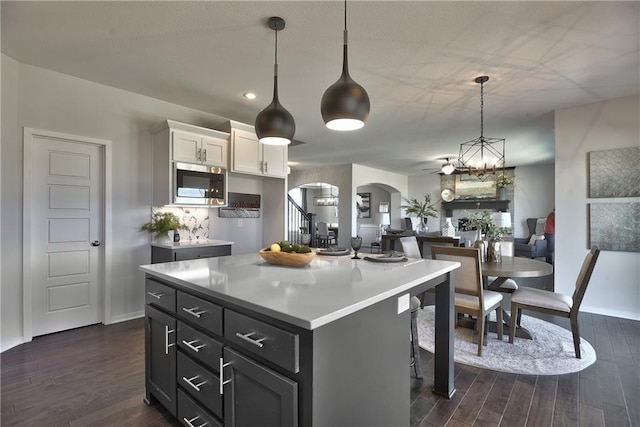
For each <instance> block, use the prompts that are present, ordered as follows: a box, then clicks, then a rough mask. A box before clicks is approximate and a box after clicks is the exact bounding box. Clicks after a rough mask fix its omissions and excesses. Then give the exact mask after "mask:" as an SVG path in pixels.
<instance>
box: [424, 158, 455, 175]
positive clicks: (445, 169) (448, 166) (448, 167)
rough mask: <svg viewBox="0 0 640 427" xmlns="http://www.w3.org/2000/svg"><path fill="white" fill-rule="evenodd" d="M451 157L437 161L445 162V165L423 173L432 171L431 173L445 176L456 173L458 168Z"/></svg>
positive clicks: (428, 169)
mask: <svg viewBox="0 0 640 427" xmlns="http://www.w3.org/2000/svg"><path fill="white" fill-rule="evenodd" d="M449 159H450V157H441V158H439V159H436V160H444V161H445V163H444V164H442V165H441V166H440V167H438V168H426V169H422V170H423V171H431V173H443V174H445V175H451V174H452V173H454V172H455V171H456V166H455V165H454V164H453V163H452V162H451V161H450V160H449Z"/></svg>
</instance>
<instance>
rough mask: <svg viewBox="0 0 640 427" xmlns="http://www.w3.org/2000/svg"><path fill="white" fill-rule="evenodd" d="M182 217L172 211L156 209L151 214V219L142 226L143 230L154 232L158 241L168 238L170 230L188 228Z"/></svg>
mask: <svg viewBox="0 0 640 427" xmlns="http://www.w3.org/2000/svg"><path fill="white" fill-rule="evenodd" d="M186 228H187V227H186V226H185V225H183V224H181V223H180V219H179V218H178V217H177V216H176V215H175V214H174V213H172V212H159V211H155V212H153V213H152V214H151V221H149V222H147V223H145V224H143V225H142V227H140V230H141V231H148V232H149V233H153V234H154V236H155V239H156V241H161V240H168V239H169V232H170V231H177V230H186Z"/></svg>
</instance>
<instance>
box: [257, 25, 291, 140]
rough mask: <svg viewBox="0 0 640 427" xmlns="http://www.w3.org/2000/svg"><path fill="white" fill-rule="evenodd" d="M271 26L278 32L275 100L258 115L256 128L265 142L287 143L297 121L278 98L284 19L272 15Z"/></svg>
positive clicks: (274, 74) (274, 75) (260, 138)
mask: <svg viewBox="0 0 640 427" xmlns="http://www.w3.org/2000/svg"><path fill="white" fill-rule="evenodd" d="M268 25H269V28H271V29H272V30H275V32H276V43H275V45H276V49H275V63H274V71H273V100H272V101H271V104H269V105H268V106H267V107H266V108H265V109H264V110H262V111H260V113H259V114H258V116H257V117H256V123H255V130H256V135H257V136H258V139H259V140H260V142H261V143H263V144H271V145H287V144H290V143H291V141H292V140H293V135H294V134H295V133H296V122H295V121H294V120H293V116H292V115H291V113H289V112H288V111H287V110H286V109H285V108H284V107H283V106H282V104H280V101H279V100H278V31H280V30H282V29H283V28H284V25H285V23H284V19H282V18H280V17H278V16H272V17H271V18H269V21H268Z"/></svg>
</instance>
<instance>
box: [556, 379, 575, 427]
mask: <svg viewBox="0 0 640 427" xmlns="http://www.w3.org/2000/svg"><path fill="white" fill-rule="evenodd" d="M578 377H579V375H578V374H577V373H573V374H567V375H561V376H559V377H558V392H557V393H556V406H555V410H554V415H553V425H554V426H559V427H563V426H575V425H578V421H579V420H578V394H579V391H578Z"/></svg>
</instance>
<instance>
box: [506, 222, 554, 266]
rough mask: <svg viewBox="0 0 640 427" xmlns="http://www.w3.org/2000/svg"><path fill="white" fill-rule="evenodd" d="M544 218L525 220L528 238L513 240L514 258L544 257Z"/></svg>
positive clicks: (545, 246)
mask: <svg viewBox="0 0 640 427" xmlns="http://www.w3.org/2000/svg"><path fill="white" fill-rule="evenodd" d="M545 224H546V219H545V218H527V227H528V228H529V236H528V237H524V238H519V237H516V238H514V239H513V252H514V255H515V256H519V257H526V258H538V257H544V256H545V254H546V252H547V241H546V240H544V226H545Z"/></svg>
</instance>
